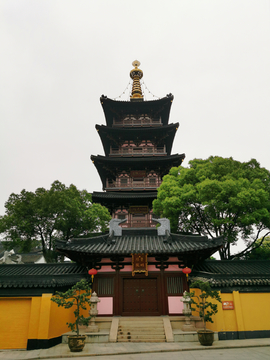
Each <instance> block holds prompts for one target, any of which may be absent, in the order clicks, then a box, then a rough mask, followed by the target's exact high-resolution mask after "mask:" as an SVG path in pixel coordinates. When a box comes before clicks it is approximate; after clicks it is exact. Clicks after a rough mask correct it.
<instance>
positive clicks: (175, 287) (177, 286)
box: [167, 276, 183, 295]
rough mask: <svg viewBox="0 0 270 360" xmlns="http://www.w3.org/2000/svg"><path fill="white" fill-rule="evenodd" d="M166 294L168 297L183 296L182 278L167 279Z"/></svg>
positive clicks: (171, 277) (172, 277)
mask: <svg viewBox="0 0 270 360" xmlns="http://www.w3.org/2000/svg"><path fill="white" fill-rule="evenodd" d="M167 293H168V295H178V294H179V295H182V294H183V278H182V276H168V277H167Z"/></svg>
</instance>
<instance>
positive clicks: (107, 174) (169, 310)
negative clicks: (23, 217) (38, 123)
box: [57, 61, 222, 316]
mask: <svg viewBox="0 0 270 360" xmlns="http://www.w3.org/2000/svg"><path fill="white" fill-rule="evenodd" d="M133 65H134V67H135V68H134V69H133V70H131V72H130V76H131V78H132V79H133V87H132V93H131V98H130V101H126V102H124V101H113V100H111V99H108V98H107V97H105V96H102V97H101V104H102V106H103V110H104V113H105V118H106V126H102V125H101V126H100V125H97V126H96V129H97V130H98V133H99V135H100V138H101V140H102V144H103V147H104V152H105V156H92V157H91V159H92V161H93V162H94V164H95V166H96V168H97V170H98V172H99V175H100V178H101V181H102V184H103V190H105V191H104V192H94V193H93V201H95V202H99V203H101V204H102V205H105V206H107V207H108V208H109V209H110V211H111V214H112V217H113V219H112V220H111V222H110V229H109V232H108V233H107V234H101V235H99V236H96V237H92V238H89V239H72V240H71V241H69V242H60V241H59V242H57V249H58V251H60V252H61V253H62V254H64V255H65V256H67V257H68V258H70V259H71V260H73V261H75V262H76V263H78V264H81V265H82V266H84V267H85V268H86V269H91V268H95V269H96V270H97V271H98V274H97V275H96V276H95V282H94V287H95V291H96V292H97V293H98V296H99V298H100V300H101V302H100V303H99V314H100V315H101V314H102V315H128V316H129V315H164V314H180V313H181V311H182V310H181V302H180V297H181V296H182V294H183V291H184V290H185V289H187V288H188V286H187V281H186V276H185V275H184V274H183V272H182V269H183V268H184V267H186V266H189V267H192V266H193V265H195V264H199V263H200V262H202V261H203V260H204V259H206V258H208V257H209V256H210V255H211V254H213V253H214V252H216V251H217V250H218V249H219V248H220V247H221V246H222V239H212V240H208V239H207V237H201V236H197V235H189V236H188V235H181V234H172V233H171V232H170V224H169V220H168V219H159V220H157V221H158V222H160V224H161V226H160V227H158V228H156V224H157V223H156V222H154V221H152V201H153V200H154V199H155V198H156V195H157V188H158V187H159V185H160V183H161V181H162V177H163V176H164V175H165V174H167V173H168V171H169V170H170V168H171V167H172V166H179V165H180V164H181V163H182V160H183V159H184V157H185V156H184V154H182V155H178V154H176V155H171V149H172V144H173V139H174V136H175V132H176V130H177V128H178V126H179V124H178V123H177V124H168V122H169V114H170V108H171V103H172V100H173V96H172V95H171V94H169V95H167V96H166V97H164V98H162V99H160V100H156V101H144V99H143V95H142V90H141V85H140V79H141V78H142V75H143V73H142V71H141V70H140V69H139V68H138V66H139V65H140V63H139V62H138V61H134V62H133ZM120 223H121V226H119V225H120Z"/></svg>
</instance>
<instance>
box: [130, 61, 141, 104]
mask: <svg viewBox="0 0 270 360" xmlns="http://www.w3.org/2000/svg"><path fill="white" fill-rule="evenodd" d="M132 65H133V66H134V69H132V70H131V71H130V77H131V79H132V80H133V85H132V92H131V96H130V99H131V100H132V99H136V100H137V99H143V95H142V89H141V83H140V79H141V78H142V77H143V72H142V70H141V69H139V68H138V66H140V65H141V63H140V62H139V61H138V60H135V61H133V63H132Z"/></svg>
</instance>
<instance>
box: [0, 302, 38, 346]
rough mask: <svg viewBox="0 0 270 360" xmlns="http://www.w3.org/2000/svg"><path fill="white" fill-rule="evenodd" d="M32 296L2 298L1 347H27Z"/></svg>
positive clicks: (0, 314)
mask: <svg viewBox="0 0 270 360" xmlns="http://www.w3.org/2000/svg"><path fill="white" fill-rule="evenodd" d="M30 312H31V298H0V349H25V348H26V346H27V339H28V328H29V318H30Z"/></svg>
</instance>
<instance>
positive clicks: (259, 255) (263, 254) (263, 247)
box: [245, 236, 270, 260]
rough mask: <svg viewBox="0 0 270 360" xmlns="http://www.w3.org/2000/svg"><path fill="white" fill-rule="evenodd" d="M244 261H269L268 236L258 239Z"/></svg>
mask: <svg viewBox="0 0 270 360" xmlns="http://www.w3.org/2000/svg"><path fill="white" fill-rule="evenodd" d="M245 259H248V260H270V236H266V237H265V238H264V237H262V238H260V239H258V240H257V241H256V242H255V243H254V244H253V246H252V250H251V252H249V253H248V254H247V255H246V256H245Z"/></svg>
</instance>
